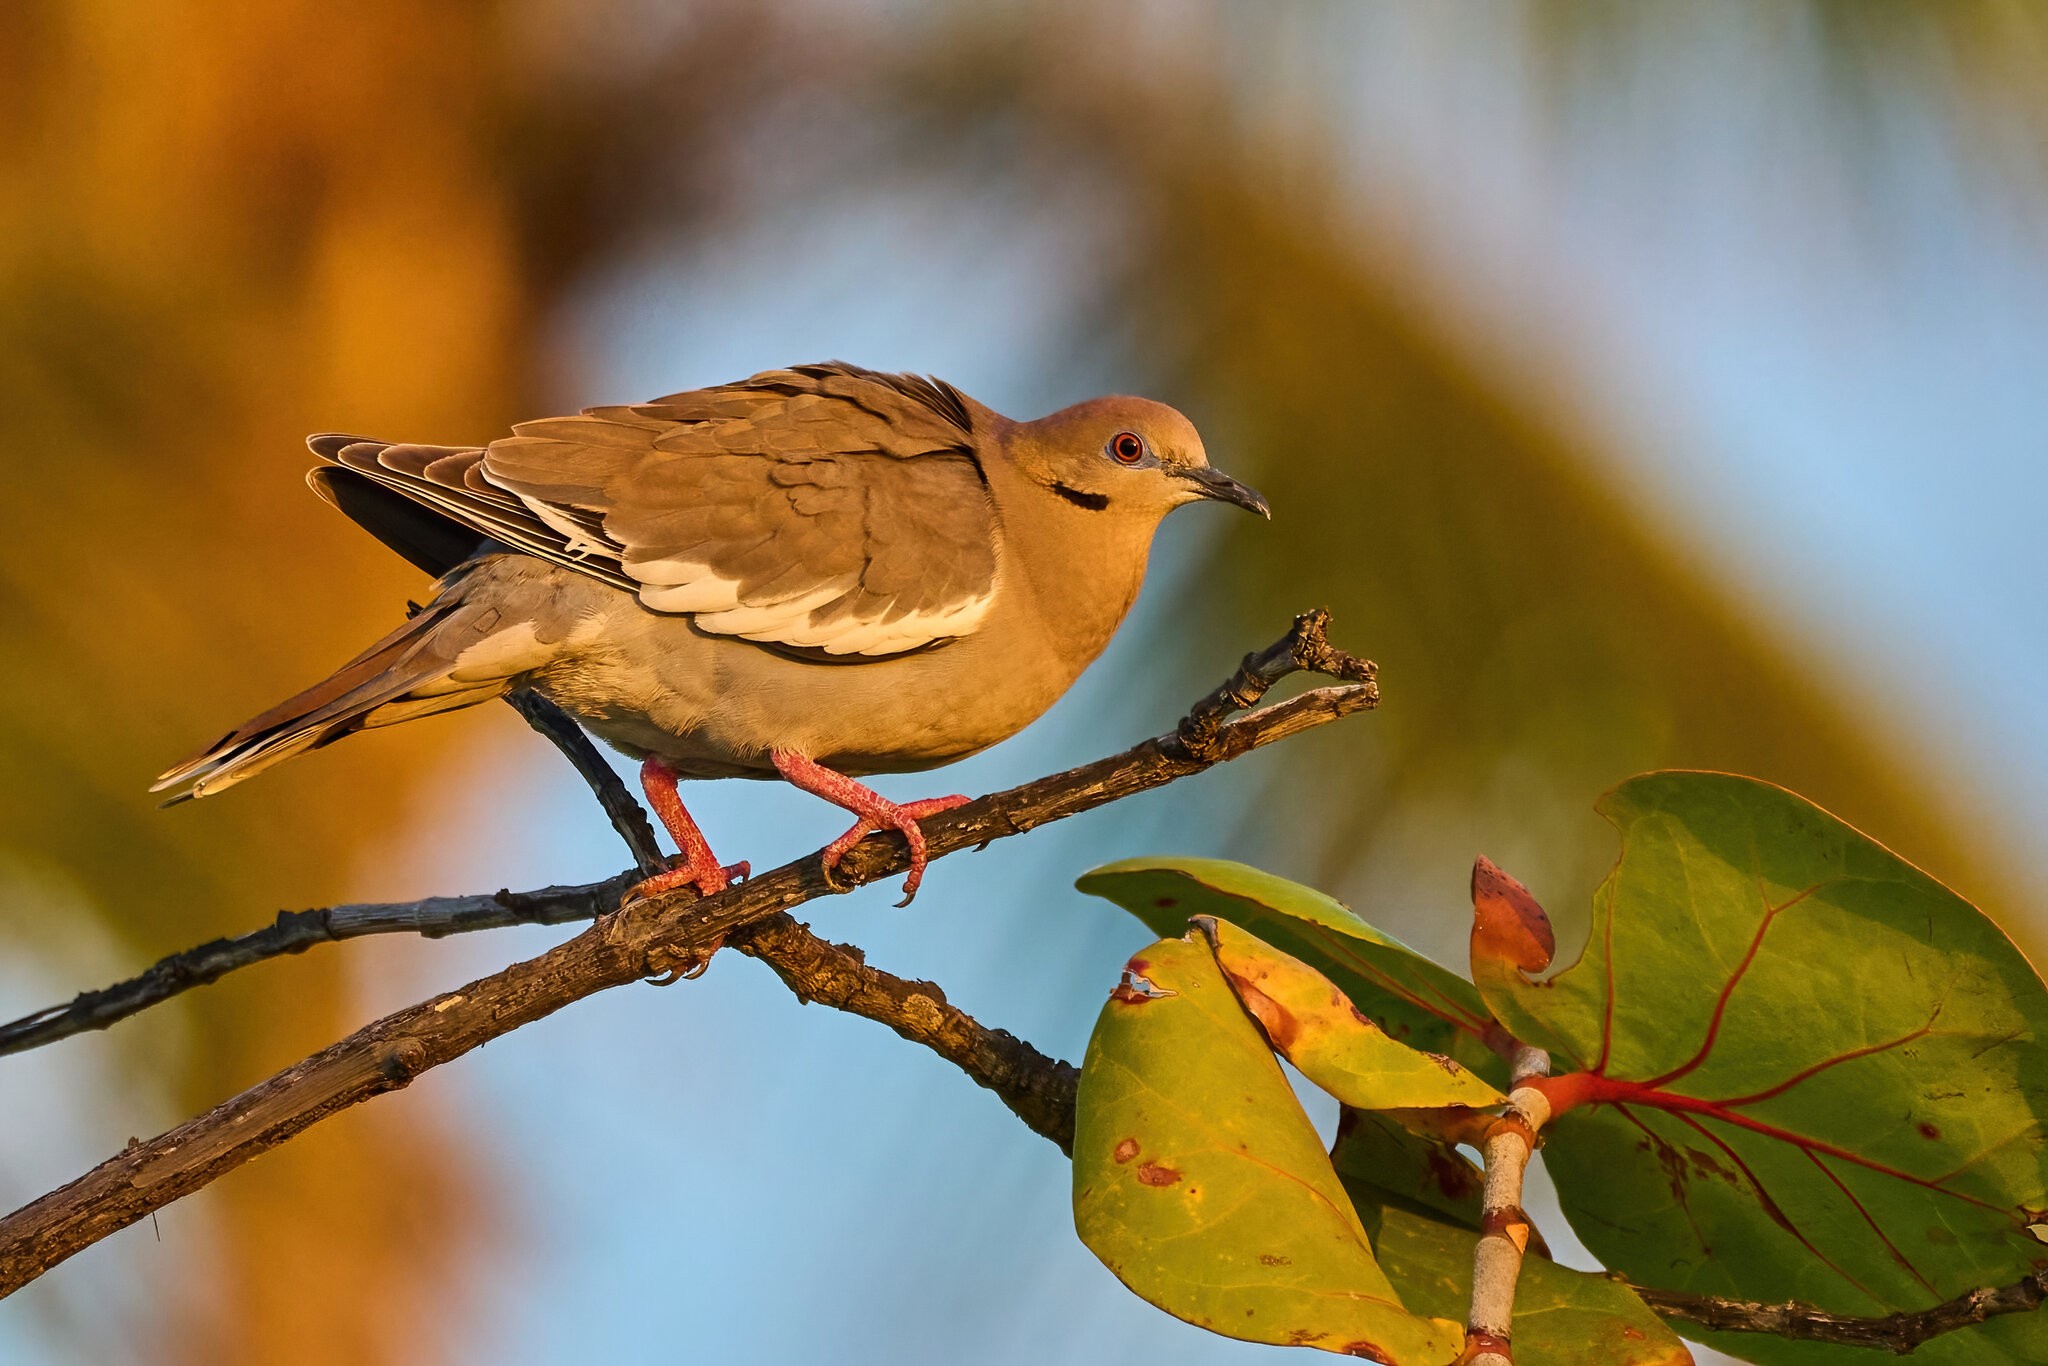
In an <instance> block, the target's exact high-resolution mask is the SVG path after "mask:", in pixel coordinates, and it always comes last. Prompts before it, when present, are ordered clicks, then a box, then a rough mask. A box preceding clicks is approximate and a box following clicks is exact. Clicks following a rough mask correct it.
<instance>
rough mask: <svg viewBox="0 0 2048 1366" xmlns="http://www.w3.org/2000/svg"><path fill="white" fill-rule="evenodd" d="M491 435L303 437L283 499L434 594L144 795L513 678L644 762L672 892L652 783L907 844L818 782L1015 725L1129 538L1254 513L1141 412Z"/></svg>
mask: <svg viewBox="0 0 2048 1366" xmlns="http://www.w3.org/2000/svg"><path fill="white" fill-rule="evenodd" d="M513 431H514V434H513V435H511V436H509V437H506V438H503V439H501V440H498V441H495V442H492V443H491V444H490V445H488V446H483V447H470V448H454V447H441V446H417V445H403V444H392V443H387V442H378V441H370V440H365V439H361V438H356V437H348V436H318V437H314V438H312V439H311V440H310V442H309V444H310V445H311V447H312V449H313V451H314V452H315V453H316V454H317V455H319V456H320V457H321V458H322V459H323V460H324V461H326V462H328V463H326V464H324V465H323V466H322V467H320V468H319V469H316V470H315V471H314V472H313V474H312V475H311V476H310V478H311V482H312V483H313V485H314V487H315V489H316V490H318V491H319V492H320V493H321V494H322V496H324V497H326V498H327V499H328V500H329V501H330V502H333V503H334V504H335V505H336V506H337V507H339V508H341V509H342V510H343V511H344V512H346V513H347V514H348V515H349V516H351V517H352V518H354V519H355V520H356V521H358V522H360V523H361V524H362V525H363V526H365V527H366V528H367V529H369V530H370V531H372V532H373V533H374V534H376V535H377V536H378V537H379V538H380V539H382V540H384V541H385V542H386V544H388V545H390V546H391V547H392V548H393V549H395V550H397V551H398V552H399V553H401V554H403V555H405V556H406V557H407V558H408V559H410V560H411V561H412V562H413V563H415V564H417V565H419V566H420V567H422V568H424V569H426V570H428V571H429V572H431V573H435V574H439V575H441V576H442V578H441V581H440V583H439V584H438V585H437V592H436V594H435V596H434V597H433V599H432V600H431V601H430V602H429V604H428V605H427V606H426V607H425V608H424V609H422V610H421V611H420V612H419V613H418V614H417V615H416V616H415V617H414V618H413V619H412V620H410V621H409V622H407V623H406V625H404V626H403V627H401V628H399V630H397V631H395V632H394V633H393V634H392V635H390V636H387V637H386V638H385V639H384V640H382V641H380V642H378V643H377V644H376V645H374V646H372V647H371V648H370V650H368V651H366V652H365V653H364V654H362V655H361V656H358V657H357V658H356V659H355V660H353V661H351V662H350V663H349V664H348V665H345V666H344V667H343V668H342V669H341V670H339V671H338V672H337V673H336V674H335V675H334V676H333V677H331V678H329V679H327V680H325V681H323V682H321V683H319V684H317V685H315V686H314V687H313V688H310V689H308V690H307V691H306V692H304V693H301V694H300V695H299V696H297V697H294V698H291V699H289V700H288V701H286V702H284V703H281V704H280V705H279V706H277V707H275V708H272V709H271V710H270V711H268V712H266V713H264V714H263V715H262V716H259V717H256V718H254V719H253V720H251V721H249V722H247V723H245V724H244V725H243V726H241V727H239V728H237V729H236V730H235V731H233V732H232V733H230V734H229V735H227V736H225V737H223V738H222V739H221V740H220V741H219V742H217V743H216V744H214V745H211V746H209V747H208V748H207V749H206V750H204V751H203V752H201V753H200V754H198V755H195V756H194V757H193V758H192V759H190V760H188V761H187V762H185V763H183V764H180V765H179V766H177V767H176V768H173V769H171V770H170V771H169V772H167V773H165V774H164V775H163V777H162V778H161V779H160V780H159V781H158V783H157V788H158V789H159V790H161V789H164V788H178V789H183V791H182V792H181V794H180V795H181V796H204V795H206V794H208V793H209V792H214V791H219V790H220V789H222V788H225V787H228V786H230V785H232V784H233V783H235V782H238V781H240V780H241V779H243V778H245V777H247V776H250V775H251V774H253V773H256V772H259V771H261V770H262V769H263V768H266V767H268V766H269V765H271V764H273V763H276V762H279V761H281V760H282V759H285V758H287V757H290V756H291V755H293V754H297V753H300V752H303V751H305V750H307V749H312V748H317V747H318V746H320V745H324V744H327V743H329V742H331V741H333V740H335V739H337V738H339V737H340V736H342V735H345V734H348V733H350V732H352V731H354V730H358V729H363V728H366V727H371V726H378V725H387V724H391V723H392V722H395V721H401V720H409V719H411V718H412V717H415V716H423V715H428V714H431V713H433V712H436V711H446V710H450V709H452V708H455V707H461V706H468V705H471V704H473V703H476V702H480V701H484V700H487V699H489V698H491V697H496V696H499V695H501V694H503V693H504V692H506V691H508V690H510V689H512V688H515V687H528V686H530V687H533V688H536V689H538V690H539V691H541V692H542V693H544V694H546V695H547V696H549V697H551V698H553V699H554V700H555V701H557V702H558V703H560V704H561V705H563V706H564V707H566V708H567V709H569V710H570V711H572V712H574V713H575V714H577V715H578V716H579V717H580V718H582V719H583V720H584V722H585V723H586V724H587V725H589V726H590V728H591V729H592V730H593V731H594V732H595V733H597V734H598V735H599V736H601V737H602V738H605V739H607V740H609V741H611V742H612V743H613V744H615V745H617V746H619V747H620V748H621V749H624V750H626V751H627V752H628V753H630V754H634V755H637V756H639V757H641V758H642V759H643V760H644V761H645V764H646V767H645V769H644V772H643V777H644V778H645V779H646V781H647V783H648V785H649V792H650V796H653V797H656V805H657V808H658V809H659V810H661V811H662V813H663V817H664V820H665V822H666V823H667V824H668V825H669V827H670V829H671V832H672V833H673V834H675V835H676V837H677V839H678V841H679V842H680V843H682V844H683V846H684V848H685V851H686V854H687V856H688V865H689V866H688V867H687V868H685V869H681V870H678V872H677V873H676V874H673V875H670V876H671V879H672V880H674V881H691V882H695V883H696V884H697V885H698V886H699V888H700V889H703V890H707V891H708V890H712V889H713V888H714V886H715V885H722V884H723V878H724V876H725V874H724V872H723V871H722V870H720V869H718V868H717V866H716V864H715V861H708V860H709V851H708V850H704V849H701V846H702V838H701V836H696V835H695V830H694V826H689V827H688V829H683V828H680V827H679V825H678V822H677V817H678V816H680V819H681V821H682V822H683V824H684V825H687V823H688V817H687V815H686V814H684V813H682V809H681V806H680V803H679V802H678V801H676V800H675V798H674V779H675V777H676V776H677V775H679V774H680V775H689V776H727V775H744V776H759V777H766V776H772V775H774V774H776V773H780V774H781V775H782V776H784V777H787V778H790V779H791V780H792V781H795V782H797V783H798V784H799V785H801V786H804V787H806V788H807V789H808V790H812V791H816V792H819V793H820V795H824V796H826V797H828V799H830V800H833V801H835V802H838V803H839V804H841V805H844V806H847V807H848V809H850V810H854V811H855V812H856V814H858V815H860V816H861V817H862V820H863V822H866V823H867V825H868V826H869V828H873V827H874V826H876V825H882V826H888V827H890V828H896V829H901V830H903V831H904V833H905V836H906V838H909V839H910V840H911V841H912V846H913V852H914V853H916V852H918V850H919V848H920V845H921V841H920V840H919V838H918V837H917V835H916V833H915V819H914V817H913V816H911V815H909V814H906V813H905V812H904V811H902V810H901V809H899V808H896V807H893V806H891V805H890V804H889V803H887V802H884V801H882V799H881V798H879V797H877V796H875V795H874V794H873V793H871V792H868V790H867V789H865V788H863V787H860V786H859V785H858V784H852V783H850V782H849V780H848V779H847V778H846V776H845V775H847V774H858V773H874V772H887V771H900V770H907V769H917V768H927V767H932V766H935V765H937V764H941V763H944V762H947V761H949V760H951V759H954V758H959V757H961V756H963V755H965V754H970V753H972V752H974V751H975V750H977V749H981V748H984V747H986V746H987V745H990V744H993V743H995V742H996V741H997V740H1000V739H1003V738H1005V737H1007V736H1008V735H1011V734H1013V733H1015V732H1016V731H1017V730H1019V729H1021V728H1022V727H1023V726H1024V725H1026V724H1028V723H1029V722H1030V721H1031V720H1032V719H1034V718H1035V717H1036V716H1037V715H1038V714H1039V713H1041V712H1042V711H1043V710H1044V709H1045V707H1046V706H1048V705H1050V704H1051V702H1052V701H1053V699H1055V698H1056V697H1058V696H1059V694H1060V693H1062V692H1064V691H1065V690H1066V688H1067V687H1068V686H1069V685H1071V683H1072V682H1073V680H1074V678H1075V676H1077V675H1078V674H1079V672H1080V670H1081V669H1082V668H1084V667H1085V666H1086V665H1087V663H1088V662H1089V661H1090V660H1092V659H1093V658H1094V657H1095V655H1096V654H1098V653H1099V652H1100V650H1101V648H1102V646H1103V645H1104V644H1105V643H1107V641H1108V639H1109V637H1110V635H1111V634H1112V633H1113V632H1114V631H1115V629H1116V627H1117V625H1118V624H1119V623H1120V622H1121V621H1122V618H1123V616H1124V613H1125V612H1126V611H1127V610H1128V609H1129V607H1130V604H1131V602H1132V600H1133V599H1135V597H1136V594H1137V590H1138V585H1139V583H1140V581H1141V580H1142V578H1143V574H1144V567H1145V559H1146V555H1147V551H1148V548H1149V545H1150V542H1151V535H1152V531H1153V529H1154V527H1156V525H1157V524H1158V522H1159V520H1160V518H1161V517H1163V516H1164V515H1165V514H1166V513H1167V512H1168V511H1170V510H1171V509H1172V508H1173V507H1176V506H1178V505H1180V504H1182V503H1185V502H1189V501H1193V500H1194V499H1196V498H1203V497H1208V498H1217V499H1221V500H1223V501H1227V502H1234V503H1237V504H1239V505H1241V506H1244V507H1248V508H1251V509H1253V510H1255V511H1258V512H1261V513H1263V512H1264V511H1265V507H1264V503H1263V501H1262V500H1260V499H1259V498H1258V496H1257V495H1256V494H1254V493H1252V492H1251V491H1250V490H1248V489H1246V488H1245V487H1244V486H1243V485H1241V484H1238V483H1236V482H1235V481H1234V480H1231V479H1229V478H1228V477H1227V476H1224V475H1221V474H1218V473H1217V472H1216V471H1214V470H1212V469H1210V468H1209V466H1208V462H1207V458H1206V456H1205V455H1204V453H1203V451H1202V447H1201V440H1200V438H1199V437H1198V436H1197V435H1196V434H1195V431H1194V428H1193V427H1192V426H1191V425H1189V423H1188V422H1187V420H1186V419H1185V418H1183V417H1182V416H1181V415H1180V414H1178V413H1176V412H1174V411H1173V410H1172V409H1170V408H1166V407H1164V406H1163V405H1160V404H1156V403H1151V402H1149V401H1147V400H1144V399H1129V398H1109V399H1096V400H1093V401H1092V402H1089V403H1084V404H1079V405H1076V406H1075V407H1073V408H1068V409H1065V410H1063V411H1062V412H1059V413H1055V414H1053V415H1052V416H1050V417H1047V418H1042V419H1040V420H1038V421H1037V422H1030V423H1015V422H1011V421H1010V420H1009V419H1007V418H1004V417H1001V416H1000V415H998V414H996V413H994V412H992V411H990V410H989V409H987V408H985V407H983V406H981V405H980V404H977V403H975V402H974V401H973V400H972V399H969V398H967V397H966V396H964V395H962V394H960V393H959V392H958V391H957V390H955V389H953V388H952V387H951V386H949V385H946V384H943V383H940V382H938V381H935V380H929V379H923V378H919V377H915V376H906V375H889V374H879V373H876V372H872V371H866V370H861V369H858V368H856V367H853V366H850V365H845V364H842V363H836V362H835V363H831V364H825V365H809V366H800V367H797V368H795V369H790V370H774V371H769V372H767V373H765V374H761V375H756V376H754V377H753V378H751V379H748V380H745V381H741V382H739V383H737V384H730V385H722V386H719V387H717V388H712V389H702V390H693V391H689V392H685V393H679V394H671V395H669V396H667V397H665V398H660V399H656V400H654V401H653V402H651V403H644V404H636V405H632V406H630V407H614V408H593V409H589V410H586V411H585V412H584V413H583V414H582V415H580V416H577V417H566V418H550V419H546V420H544V421H539V422H529V423H522V424H520V425H518V426H517V427H515V428H514V429H513ZM657 794H659V795H657ZM173 800H177V798H173ZM671 806H673V812H671V811H670V810H669V808H670V807H671ZM857 828H858V827H857ZM693 840H694V846H693V843H692V841H693ZM700 851H701V852H700ZM707 861H708V862H707ZM919 862H920V863H921V860H919ZM918 871H919V870H918V869H917V868H916V867H914V868H913V873H912V878H911V881H910V884H909V885H910V886H911V887H912V888H913V889H914V887H915V884H916V878H917V873H918Z"/></svg>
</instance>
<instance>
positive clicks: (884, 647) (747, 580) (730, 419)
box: [310, 363, 1000, 656]
mask: <svg viewBox="0 0 2048 1366" xmlns="http://www.w3.org/2000/svg"><path fill="white" fill-rule="evenodd" d="M971 425H972V418H971V417H970V415H969V413H968V410H967V407H966V405H965V403H964V402H963V401H962V400H961V398H960V396H959V395H958V394H957V393H956V392H954V391H953V390H952V389H951V388H949V387H947V386H946V385H943V384H940V383H937V382H935V381H930V380H925V379H920V378H917V377H914V376H904V375H884V374H877V373H874V372H871V371H865V370H858V369H855V368H854V367H852V366H847V365H841V364H836V363H835V364H830V365H811V366H801V367H798V368H797V369H794V370H771V371H768V372H766V373H764V374H760V375H756V376H754V377H753V378H752V379H749V380H746V381H743V382H741V383H739V384H734V385H727V386H723V387H720V388H715V389H699V390H692V391H690V392H688V393H681V394H671V395H669V396H668V397H666V398H661V399H656V400H655V401H654V402H652V403H646V404H639V405H635V406H633V407H626V408H593V409H589V410H587V411H586V412H584V413H583V415H582V416H580V417H564V418H551V419H548V420H545V421H541V422H528V423H522V424H520V425H519V426H517V427H515V428H514V429H513V431H514V432H515V435H513V436H510V437H507V438H505V439H504V440H501V441H495V442H493V443H491V444H490V445H489V446H487V447H483V448H481V449H476V448H471V449H466V450H463V449H454V448H450V447H441V446H406V445H384V444H382V443H379V442H373V441H361V440H357V439H355V438H351V437H315V438H314V439H313V440H312V442H311V443H310V444H311V445H312V447H313V449H314V451H315V452H317V453H318V454H320V455H321V456H323V457H324V458H326V459H328V460H331V461H333V462H334V463H335V464H337V465H340V466H343V467H345V468H347V469H349V470H353V471H356V472H357V473H358V474H360V475H361V476H363V477H364V478H366V479H368V480H370V481H371V482H373V483H375V484H378V485H381V486H383V487H385V488H388V489H391V490H393V491H394V492H397V493H401V494H403V495H405V496H406V497H407V498H410V499H412V500H414V501H415V502H417V503H420V504H422V505H424V506H426V507H428V508H431V509H433V510H434V511H436V512H438V513H440V514H442V515H443V516H445V517H447V518H450V519H452V520H453V521H455V522H458V523H460V524H462V525H463V526H466V527H469V528H471V529H473V530H474V531H476V532H479V533H481V534H482V535H484V536H487V537H489V538H491V539H493V540H496V541H500V542H502V543H504V544H506V545H509V546H513V547H515V548H517V549H520V550H524V551H527V552H528V553H530V554H534V555H538V556H541V557H543V558H545V559H549V560H553V561H555V562H557V563H559V564H564V565H567V566H569V567H570V568H573V569H577V570H580V571H582V572H583V573H586V574H590V575H592V576H593V577H596V578H600V579H603V580H604V581H605V582H607V583H611V584H615V585H617V586H618V587H621V588H624V589H627V590H629V591H632V592H635V593H637V594H638V595H639V597H640V600H641V602H643V603H645V604H646V605H647V606H648V607H650V608H652V609H654V610H655V611H659V612H676V613H687V614H689V615H690V616H691V618H692V619H693V620H694V621H695V622H696V624H697V625H698V626H700V627H702V628H703V629H704V630H707V631H711V632H714V633H717V634H720V635H732V636H741V637H744V638H746V639H748V640H756V641H762V642H766V643H772V644H778V645H785V646H792V647H797V648H802V649H808V650H817V651H822V652H824V653H826V654H829V655H848V656H875V655H891V654H900V653H903V652H905V651H909V650H916V649H920V648H923V647H925V646H928V645H932V644H935V643H938V642H942V641H946V640H951V639H956V638H958V637H960V636H964V635H967V634H969V633H971V632H972V631H973V630H974V629H975V628H976V627H977V626H978V625H979V624H980V623H981V621H982V620H983V619H984V618H985V617H986V615H987V614H988V610H989V607H990V604H991V602H992V601H993V599H994V593H995V576H996V560H997V555H998V545H997V542H998V540H999V537H1000V530H999V527H998V524H997V521H996V516H995V508H994V504H993V503H992V502H991V501H990V498H989V491H988V485H987V483H986V481H985V480H984V479H983V476H982V472H981V467H980V465H979V464H978V463H977V461H976V459H975V455H974V437H973V433H972V430H971Z"/></svg>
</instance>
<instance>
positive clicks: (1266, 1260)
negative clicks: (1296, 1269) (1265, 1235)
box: [1259, 1252, 1294, 1266]
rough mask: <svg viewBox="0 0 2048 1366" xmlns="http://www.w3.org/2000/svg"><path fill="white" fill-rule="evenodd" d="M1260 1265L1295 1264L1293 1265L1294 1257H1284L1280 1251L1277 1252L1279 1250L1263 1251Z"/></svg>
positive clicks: (1260, 1255)
mask: <svg viewBox="0 0 2048 1366" xmlns="http://www.w3.org/2000/svg"><path fill="white" fill-rule="evenodd" d="M1259 1265H1261V1266H1293V1265H1294V1258H1292V1257H1283V1256H1281V1255H1280V1254H1279V1253H1277V1252H1261V1253H1260V1254H1259Z"/></svg>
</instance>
